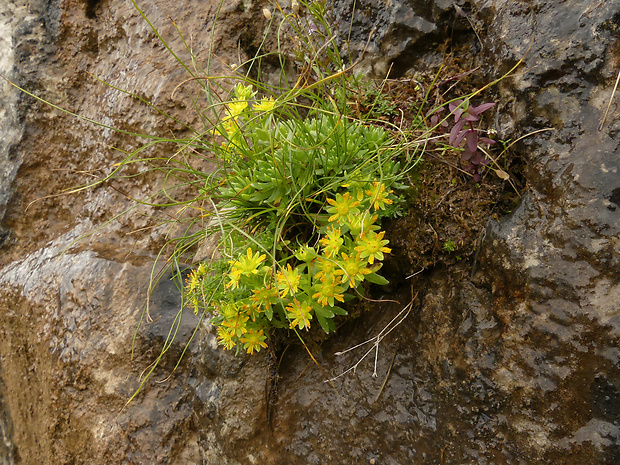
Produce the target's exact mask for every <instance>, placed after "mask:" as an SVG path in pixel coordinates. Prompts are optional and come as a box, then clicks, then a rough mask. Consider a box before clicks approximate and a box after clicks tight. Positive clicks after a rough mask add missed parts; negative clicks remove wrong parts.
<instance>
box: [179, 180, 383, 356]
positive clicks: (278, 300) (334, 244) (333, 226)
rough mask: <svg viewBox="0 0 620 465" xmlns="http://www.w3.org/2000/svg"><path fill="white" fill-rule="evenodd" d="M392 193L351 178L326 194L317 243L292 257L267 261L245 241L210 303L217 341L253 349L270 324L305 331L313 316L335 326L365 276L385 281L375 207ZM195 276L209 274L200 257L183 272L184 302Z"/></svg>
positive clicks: (191, 299) (195, 285)
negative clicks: (343, 188)
mask: <svg viewBox="0 0 620 465" xmlns="http://www.w3.org/2000/svg"><path fill="white" fill-rule="evenodd" d="M354 199H355V200H354ZM394 199H395V197H394V195H393V191H392V190H387V189H386V186H385V184H384V183H383V182H381V181H377V180H375V181H371V182H366V183H361V182H357V183H354V185H349V190H347V191H346V192H343V193H338V194H336V196H335V197H334V198H329V199H328V200H327V205H328V206H327V207H326V208H325V210H326V215H325V216H327V215H329V217H328V219H327V220H326V223H325V224H324V225H323V226H322V227H321V231H322V233H321V234H320V235H319V236H318V238H317V242H316V244H317V247H316V248H315V247H312V246H308V245H301V246H299V247H298V248H297V250H296V252H295V253H294V254H293V255H292V256H290V257H287V258H285V259H282V260H280V261H273V260H268V259H267V255H266V254H264V253H260V252H255V251H254V250H253V249H252V247H251V246H248V247H247V248H246V250H244V251H243V252H242V253H241V254H239V255H238V257H237V259H235V260H229V261H228V262H227V264H228V267H227V269H226V271H225V272H224V273H223V275H224V278H225V284H224V288H225V292H224V293H222V294H221V295H220V299H219V300H218V301H216V302H212V303H211V305H210V307H209V310H210V311H211V312H212V314H213V315H214V318H213V320H212V321H213V324H214V325H215V326H216V327H217V338H218V341H219V344H220V345H221V346H223V347H224V348H225V349H233V348H237V349H239V348H240V347H242V348H243V349H244V350H246V351H247V352H248V353H254V352H259V351H260V349H261V348H264V347H266V346H267V342H266V341H267V337H268V335H269V334H270V331H271V329H272V328H283V327H288V328H293V329H299V330H308V329H309V328H310V327H311V325H312V323H313V322H314V321H315V320H316V321H318V323H319V325H320V326H321V327H322V328H323V330H324V331H325V332H326V333H329V332H330V331H334V330H335V329H336V326H335V323H334V321H333V319H334V317H335V316H336V315H346V313H347V312H346V311H345V310H344V309H343V308H341V307H340V304H342V303H344V302H346V301H347V300H350V299H352V298H354V297H355V294H357V293H361V292H362V291H363V289H362V286H361V285H362V283H363V282H364V281H369V282H373V283H377V284H386V283H387V281H386V280H385V278H383V277H382V276H380V275H378V274H377V271H379V269H380V268H381V263H380V262H381V261H382V260H383V258H384V254H387V253H390V249H389V248H388V247H387V244H388V240H387V239H384V238H383V236H384V234H385V232H384V231H379V226H378V224H377V221H378V218H379V217H378V215H377V213H376V212H377V211H380V210H381V209H384V208H385V206H386V205H390V204H392V203H393V201H394ZM201 280H205V281H208V280H213V275H210V274H209V273H207V271H206V267H205V265H204V264H201V265H200V266H199V267H198V269H197V270H195V271H193V272H192V273H191V274H190V275H189V277H188V279H187V286H186V290H185V293H186V295H187V296H188V306H190V307H191V308H194V309H195V310H197V309H198V304H197V301H198V298H199V296H200V290H201Z"/></svg>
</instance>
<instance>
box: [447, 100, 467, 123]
mask: <svg viewBox="0 0 620 465" xmlns="http://www.w3.org/2000/svg"><path fill="white" fill-rule="evenodd" d="M462 103H463V101H462V100H457V101H456V102H453V103H449V104H448V108H449V109H450V113H454V122H455V123H458V122H459V121H460V119H461V116H462V115H463V113H464V110H463V109H462V108H461V104H462Z"/></svg>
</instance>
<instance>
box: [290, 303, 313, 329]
mask: <svg viewBox="0 0 620 465" xmlns="http://www.w3.org/2000/svg"><path fill="white" fill-rule="evenodd" d="M286 311H287V313H288V317H289V318H291V319H292V320H293V321H291V325H290V326H291V328H294V327H295V326H297V327H298V328H299V329H304V328H305V329H306V331H307V330H308V328H310V320H311V319H312V313H311V312H312V307H311V306H310V305H309V304H308V302H303V303H299V302H298V301H297V300H295V301H294V302H293V303H290V304H289V305H288V307H286Z"/></svg>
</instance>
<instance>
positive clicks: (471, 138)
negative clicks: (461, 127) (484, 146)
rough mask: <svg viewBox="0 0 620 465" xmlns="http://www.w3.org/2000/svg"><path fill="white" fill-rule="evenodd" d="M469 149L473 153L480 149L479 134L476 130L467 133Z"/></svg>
mask: <svg viewBox="0 0 620 465" xmlns="http://www.w3.org/2000/svg"><path fill="white" fill-rule="evenodd" d="M466 138H467V147H469V150H470V151H471V152H475V151H476V150H477V149H478V133H477V132H476V131H474V130H471V129H470V130H469V131H467V136H466Z"/></svg>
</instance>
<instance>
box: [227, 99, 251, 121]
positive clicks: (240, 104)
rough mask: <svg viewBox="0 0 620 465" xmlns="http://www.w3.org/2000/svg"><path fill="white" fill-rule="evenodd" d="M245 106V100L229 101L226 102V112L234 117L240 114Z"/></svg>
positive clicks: (246, 104) (246, 103)
mask: <svg viewBox="0 0 620 465" xmlns="http://www.w3.org/2000/svg"><path fill="white" fill-rule="evenodd" d="M247 106H248V102H246V101H237V102H230V103H229V104H228V114H229V115H230V117H231V118H236V117H237V116H239V115H240V114H241V112H242V111H243V110H245V109H246V108H247Z"/></svg>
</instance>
